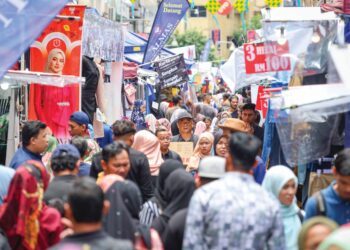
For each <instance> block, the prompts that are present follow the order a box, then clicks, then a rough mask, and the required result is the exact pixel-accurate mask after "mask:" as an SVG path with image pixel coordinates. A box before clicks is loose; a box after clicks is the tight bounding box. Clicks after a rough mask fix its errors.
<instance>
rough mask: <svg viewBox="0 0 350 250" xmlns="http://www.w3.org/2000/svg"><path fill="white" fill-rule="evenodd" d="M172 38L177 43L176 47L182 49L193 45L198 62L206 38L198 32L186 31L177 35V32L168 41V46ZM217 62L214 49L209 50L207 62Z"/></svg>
mask: <svg viewBox="0 0 350 250" xmlns="http://www.w3.org/2000/svg"><path fill="white" fill-rule="evenodd" d="M174 38H175V39H176V41H177V43H178V47H184V46H189V45H195V46H196V58H197V60H199V58H200V56H201V53H202V51H203V49H204V46H205V44H206V42H207V40H208V39H207V38H206V37H205V36H204V35H203V34H202V33H201V32H200V31H198V30H188V31H186V33H183V34H179V33H178V32H175V33H174V34H173V35H172V36H171V37H170V39H169V41H168V43H167V44H168V45H171V44H172V42H173V40H174ZM215 60H218V58H217V57H216V51H215V49H214V48H211V49H210V53H209V61H215Z"/></svg>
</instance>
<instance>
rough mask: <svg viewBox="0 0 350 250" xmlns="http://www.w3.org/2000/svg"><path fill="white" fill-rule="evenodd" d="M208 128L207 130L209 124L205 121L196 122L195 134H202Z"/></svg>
mask: <svg viewBox="0 0 350 250" xmlns="http://www.w3.org/2000/svg"><path fill="white" fill-rule="evenodd" d="M206 130H207V125H206V124H205V123H204V122H202V121H199V122H197V124H196V129H195V130H194V134H195V135H197V136H200V135H201V134H202V133H203V132H205V131H206Z"/></svg>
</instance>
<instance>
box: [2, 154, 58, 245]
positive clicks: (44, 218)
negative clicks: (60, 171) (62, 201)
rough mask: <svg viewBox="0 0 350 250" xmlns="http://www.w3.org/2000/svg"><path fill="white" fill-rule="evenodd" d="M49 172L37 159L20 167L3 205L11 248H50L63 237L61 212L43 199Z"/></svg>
mask: <svg viewBox="0 0 350 250" xmlns="http://www.w3.org/2000/svg"><path fill="white" fill-rule="evenodd" d="M49 179H50V176H49V175H48V173H47V172H46V170H45V167H44V166H42V165H41V164H40V163H38V162H36V161H27V162H26V163H25V164H23V165H22V166H21V167H19V168H18V169H17V171H16V173H15V175H14V177H13V179H12V181H11V184H10V187H9V191H8V195H7V197H6V198H5V201H4V204H3V205H2V206H1V207H0V227H1V229H3V230H4V232H5V234H6V236H7V238H8V241H9V244H10V246H11V248H12V249H16V250H17V249H19V250H22V249H25V250H34V249H35V250H41V249H47V248H49V247H50V246H52V245H55V244H56V243H58V242H59V241H60V237H59V235H60V233H61V231H62V227H61V216H60V214H59V212H58V211H57V210H56V209H54V208H51V207H48V206H46V205H45V204H44V202H43V194H44V191H45V190H46V188H47V186H48V184H49Z"/></svg>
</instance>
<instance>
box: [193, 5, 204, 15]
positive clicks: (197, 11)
mask: <svg viewBox="0 0 350 250" xmlns="http://www.w3.org/2000/svg"><path fill="white" fill-rule="evenodd" d="M190 16H191V17H207V9H206V8H205V7H204V6H195V7H194V8H193V9H191V15H190Z"/></svg>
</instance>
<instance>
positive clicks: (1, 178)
mask: <svg viewBox="0 0 350 250" xmlns="http://www.w3.org/2000/svg"><path fill="white" fill-rule="evenodd" d="M14 174H15V170H13V169H12V168H8V167H3V166H0V205H1V204H2V203H3V202H4V198H5V196H6V195H7V191H8V188H9V185H10V182H11V180H12V177H13V176H14Z"/></svg>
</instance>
